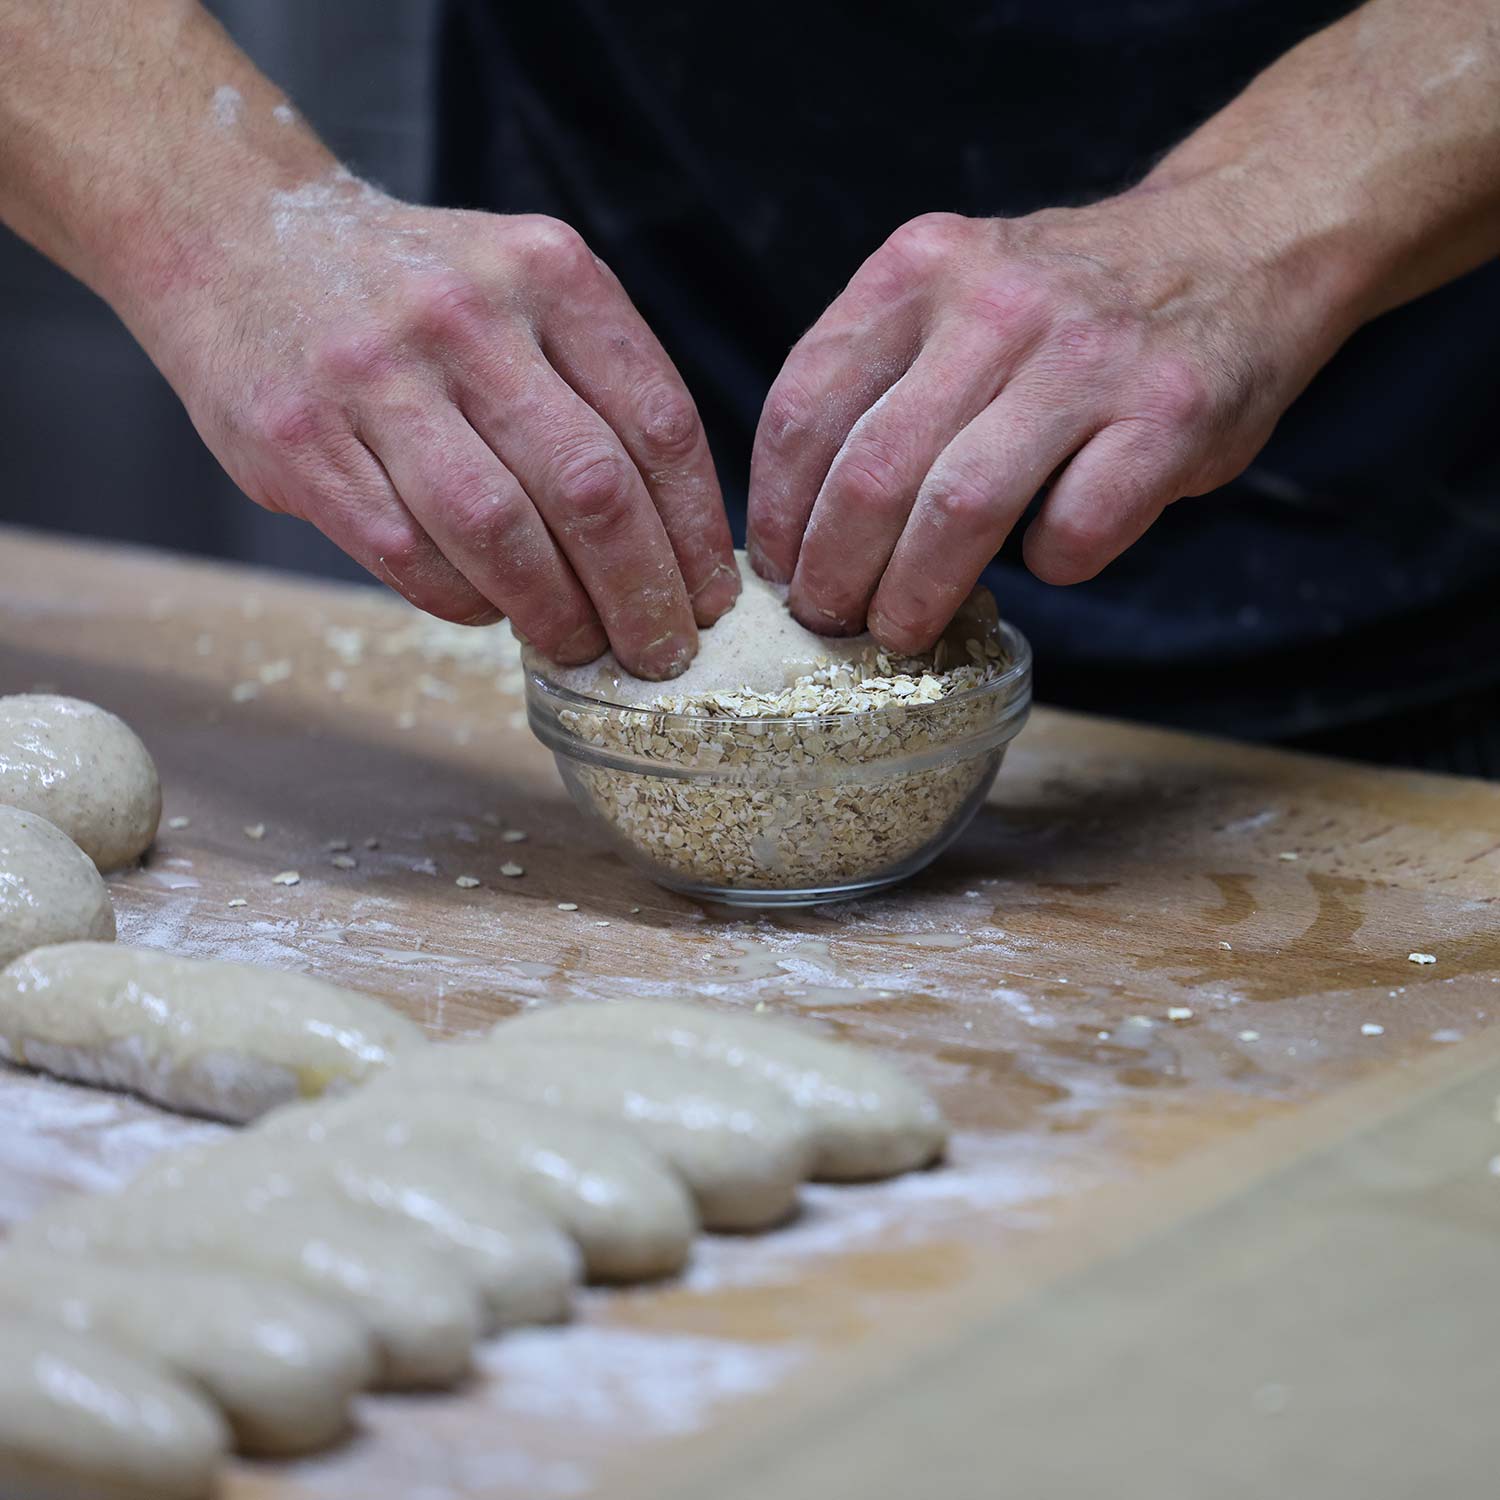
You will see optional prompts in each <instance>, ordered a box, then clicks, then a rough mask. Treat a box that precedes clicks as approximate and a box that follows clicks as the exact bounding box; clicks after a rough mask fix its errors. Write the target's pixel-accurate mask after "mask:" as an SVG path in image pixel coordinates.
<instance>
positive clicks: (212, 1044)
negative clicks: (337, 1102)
mask: <svg viewBox="0 0 1500 1500" xmlns="http://www.w3.org/2000/svg"><path fill="white" fill-rule="evenodd" d="M422 1045H425V1042H424V1038H423V1036H422V1032H421V1030H420V1028H419V1027H417V1026H416V1025H415V1024H414V1023H413V1022H411V1021H408V1020H407V1019H406V1017H405V1016H402V1015H398V1014H397V1013H396V1012H395V1011H393V1010H392V1009H391V1008H390V1007H389V1006H387V1005H383V1004H381V1002H380V1001H379V1000H376V999H373V998H372V997H371V996H369V995H361V994H358V993H356V992H355V991H353V990H343V989H339V988H337V987H336V986H334V985H331V984H324V983H323V982H322V981H321V980H318V979H311V978H309V977H308V976H307V975H305V974H288V973H284V972H283V971H281V970H279V969H263V968H259V967H256V966H254V965H251V964H230V963H216V962H213V961H212V960H206V959H193V958H177V957H175V956H174V955H172V954H170V953H161V952H158V951H157V950H156V949H153V948H127V947H125V946H123V945H120V944H115V943H61V944H57V945H56V946H54V947H50V948H36V949H33V950H32V951H31V952H30V953H27V954H25V955H24V956H23V957H21V958H18V959H16V960H15V961H14V962H13V963H11V964H9V965H7V966H6V968H5V969H4V970H3V971H0V1057H6V1058H9V1059H10V1060H11V1061H13V1062H18V1063H21V1064H23V1065H24V1066H26V1067H29V1068H38V1069H40V1070H41V1071H42V1072H44V1073H52V1074H55V1075H56V1076H57V1077H59V1078H70V1079H73V1080H74V1081H75V1082H78V1083H98V1084H103V1085H104V1086H105V1087H107V1088H120V1089H128V1090H130V1091H131V1092H132V1093H136V1094H140V1095H142V1096H143V1097H144V1098H147V1099H154V1100H155V1101H156V1102H157V1103H158V1104H163V1105H165V1106H166V1107H167V1108H168V1109H176V1110H181V1111H184V1112H186V1113H189V1114H200V1115H209V1116H212V1117H214V1118H216V1119H221V1120H249V1119H253V1118H255V1117H256V1116H257V1115H261V1114H264V1113H265V1112H266V1111H267V1110H269V1109H271V1108H273V1107H274V1106H276V1105H278V1104H285V1103H286V1102H287V1101H288V1100H291V1099H297V1098H308V1097H311V1096H315V1095H318V1094H321V1093H323V1092H324V1091H325V1090H326V1089H329V1088H337V1087H347V1086H349V1085H352V1084H355V1083H358V1082H361V1081H362V1080H363V1079H365V1078H366V1077H368V1076H369V1075H370V1074H372V1073H375V1072H378V1071H379V1070H380V1069H381V1068H383V1067H385V1066H386V1065H387V1064H388V1063H389V1062H390V1061H391V1059H392V1057H394V1056H395V1054H396V1053H397V1052H399V1051H402V1050H404V1049H406V1048H409V1047H416V1046H422Z"/></svg>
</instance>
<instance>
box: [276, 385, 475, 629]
mask: <svg viewBox="0 0 1500 1500" xmlns="http://www.w3.org/2000/svg"><path fill="white" fill-rule="evenodd" d="M267 436H268V437H269V438H271V439H272V441H271V442H269V443H267V444H266V445H264V446H263V448H262V450H261V451H263V452H270V453H274V454H275V455H276V458H275V460H274V462H273V464H272V472H270V473H268V474H267V475H265V476H264V481H263V482H264V485H265V487H266V488H267V489H268V490H270V491H271V492H273V493H274V494H275V495H276V496H277V503H278V506H279V508H281V509H283V510H286V511H287V512H288V513H290V514H292V515H296V516H300V517H301V518H302V519H303V520H306V521H310V522H311V523H312V524H313V525H314V526H316V527H317V528H318V530H319V531H321V532H322V533H323V535H324V536H326V537H327V538H328V539H329V541H331V542H332V543H333V544H334V545H335V546H337V547H340V548H342V549H343V551H345V552H347V553H348V554H349V556H350V557H352V558H353V559H354V560H355V562H357V563H359V565H360V566H361V567H362V568H365V569H366V570H367V571H368V572H370V573H372V574H373V575H374V576H375V577H376V578H378V579H379V580H380V581H381V582H382V583H384V584H387V585H389V586H390V587H391V588H393V589H395V590H396V592H397V593H398V594H400V595H401V596H402V597H403V598H404V599H406V600H408V601H409V602H410V603H412V604H415V605H416V606H417V608H418V609H423V610H426V611H427V613H428V614H432V615H437V616H438V617H439V618H440V619H444V620H452V621H454V622H455V623H457V624H462V625H489V624H493V623H494V622H495V621H496V620H498V619H500V618H501V615H500V611H499V610H497V609H496V608H495V606H494V604H493V603H492V602H491V601H490V600H488V599H486V598H485V597H484V595H483V594H481V593H480V592H479V590H478V589H476V588H475V587H474V586H473V584H471V583H470V582H469V581H468V579H466V578H465V577H464V576H463V574H462V573H460V572H459V571H458V569H457V568H455V567H454V566H453V564H452V563H450V562H449V561H448V560H447V558H445V557H444V556H443V554H442V553H441V552H440V551H439V550H438V547H437V545H436V543H434V542H433V540H432V538H431V537H429V536H428V535H427V533H426V532H425V531H423V529H422V527H421V526H420V525H418V523H417V521H416V520H415V518H414V517H413V516H412V514H411V512H410V511H409V510H407V508H406V506H405V505H403V504H402V502H401V498H400V496H399V495H397V493H396V491H395V489H394V488H393V487H392V485H391V482H390V479H389V478H388V477H387V475H386V472H385V470H384V468H383V467H382V466H381V463H380V461H379V459H377V458H376V457H375V455H374V454H373V453H372V452H370V450H369V449H368V448H367V447H366V446H365V445H364V443H362V442H361V441H360V440H359V438H358V437H357V436H356V435H355V434H354V433H353V432H352V431H351V430H350V428H349V426H348V421H347V418H346V417H345V416H344V415H343V414H342V413H341V412H337V411H336V409H335V408H333V407H331V406H326V405H323V404H321V403H314V404H311V405H305V406H298V407H295V408H293V409H291V410H289V411H287V412H285V413H280V414H272V415H271V416H270V417H268V418H267Z"/></svg>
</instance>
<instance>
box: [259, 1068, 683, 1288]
mask: <svg viewBox="0 0 1500 1500" xmlns="http://www.w3.org/2000/svg"><path fill="white" fill-rule="evenodd" d="M256 1134H257V1135H265V1136H274V1137H275V1138H276V1139H277V1141H278V1142H279V1143H282V1144H285V1143H289V1142H293V1141H295V1142H301V1143H303V1144H304V1145H306V1146H323V1145H325V1144H326V1145H327V1146H328V1147H329V1148H331V1149H334V1150H342V1149H343V1148H344V1145H345V1143H346V1142H349V1141H368V1142H372V1143H375V1144H376V1145H377V1146H379V1147H380V1148H381V1149H384V1150H387V1151H391V1152H398V1151H406V1150H410V1149H413V1148H431V1149H434V1150H437V1151H439V1152H446V1153H448V1154H450V1155H452V1156H456V1157H460V1158H461V1159H463V1160H464V1161H466V1162H468V1163H470V1164H472V1165H473V1166H475V1167H476V1168H479V1167H482V1168H484V1169H485V1170H487V1171H488V1172H490V1173H491V1174H492V1175H493V1178H494V1180H495V1182H496V1183H497V1184H499V1185H501V1186H502V1187H505V1188H508V1189H511V1190H513V1191H515V1192H518V1193H520V1194H521V1195H522V1196H523V1197H524V1198H526V1199H527V1201H528V1202H530V1203H533V1204H535V1205H536V1206H537V1207H538V1208H540V1209H541V1210H542V1212H543V1213H545V1214H546V1215H547V1216H548V1217H549V1218H551V1219H552V1220H553V1221H554V1222H555V1223H557V1224H559V1225H561V1227H562V1228H563V1229H564V1230H566V1231H567V1233H568V1234H570V1235H571V1236H572V1237H573V1239H574V1240H576V1241H577V1243H578V1247H579V1249H580V1250H582V1252H583V1260H584V1265H585V1266H586V1267H587V1269H588V1272H589V1275H590V1276H591V1277H593V1278H595V1279H597V1280H603V1281H640V1280H646V1279H649V1278H651V1277H656V1276H667V1275H670V1274H671V1273H672V1272H673V1271H677V1270H680V1269H681V1268H682V1267H683V1265H684V1264H686V1262H687V1258H688V1253H689V1251H690V1249H691V1247H692V1240H693V1235H694V1233H695V1232H696V1230H697V1228H698V1220H697V1216H696V1214H695V1213H694V1212H693V1204H692V1200H691V1198H689V1196H688V1193H687V1190H686V1188H685V1187H684V1186H683V1184H682V1182H681V1180H680V1179H679V1178H678V1177H677V1175H676V1174H675V1173H674V1172H673V1171H672V1170H671V1169H670V1168H669V1167H668V1166H667V1164H666V1163H665V1162H664V1161H662V1159H661V1158H660V1157H659V1156H657V1155H656V1153H655V1152H653V1151H651V1150H650V1149H649V1148H648V1147H646V1146H645V1145H644V1144H642V1143H641V1142H640V1141H638V1140H636V1139H634V1138H633V1137H631V1136H630V1135H628V1134H627V1133H626V1132H624V1131H620V1130H609V1129H607V1128H605V1127H604V1126H601V1125H596V1124H594V1123H593V1122H592V1121H590V1120H584V1119H580V1118H578V1117H577V1116H574V1115H567V1114H563V1113H562V1112H561V1111H559V1110H553V1109H545V1108H537V1107H536V1106H534V1105H528V1104H517V1103H514V1102H512V1101H510V1100H504V1099H490V1098H487V1097H485V1096H483V1095H480V1094H476V1093H474V1092H472V1091H471V1090H463V1091H456V1090H454V1089H451V1088H442V1087H440V1086H439V1087H429V1086H427V1085H425V1084H413V1086H412V1087H411V1088H409V1089H406V1090H403V1091H401V1092H399V1093H398V1092H396V1091H395V1090H384V1091H382V1092H380V1093H378V1094H377V1093H376V1092H375V1091H374V1090H363V1091H361V1092H360V1093H358V1094H355V1095H353V1096H351V1097H350V1098H347V1099H340V1100H337V1101H335V1102H332V1103H327V1104H316V1105H294V1106H292V1107H290V1108H287V1109H284V1110H280V1111H278V1112H277V1113H276V1114H274V1115H272V1116H270V1117H269V1118H267V1119H266V1120H265V1121H264V1122H263V1123H262V1124H260V1125H259V1126H257V1127H256Z"/></svg>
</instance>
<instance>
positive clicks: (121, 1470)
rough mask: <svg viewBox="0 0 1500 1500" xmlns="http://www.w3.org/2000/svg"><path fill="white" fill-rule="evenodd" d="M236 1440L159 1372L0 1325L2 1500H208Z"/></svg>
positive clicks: (29, 1325) (90, 1342)
mask: <svg viewBox="0 0 1500 1500" xmlns="http://www.w3.org/2000/svg"><path fill="white" fill-rule="evenodd" d="M228 1442H229V1436H228V1433H227V1432H226V1431H225V1429H224V1423H223V1421H222V1420H221V1419H220V1417H219V1414H218V1412H217V1411H215V1410H214V1408H213V1407H212V1406H210V1405H209V1403H208V1402H207V1401H205V1400H204V1399H203V1397H202V1396H200V1395H199V1394H198V1393H197V1392H196V1391H193V1390H191V1389H190V1388H189V1387H188V1386H186V1385H183V1384H181V1383H180V1382H178V1381H177V1380H174V1379H173V1378H172V1376H171V1375H169V1374H168V1373H167V1371H166V1370H164V1369H163V1368H162V1367H161V1366H160V1365H158V1364H156V1363H154V1362H152V1361H149V1360H143V1359H141V1358H139V1357H137V1356H134V1355H130V1354H126V1353H125V1352H124V1351H123V1350H121V1349H118V1348H116V1347H114V1346H113V1345H111V1344H108V1343H106V1342H104V1341H103V1340H100V1339H96V1338H89V1337H86V1336H84V1335H83V1334H79V1333H73V1332H71V1331H70V1330H69V1329H66V1328H59V1327H58V1326H57V1325H56V1324H55V1323H46V1322H42V1321H39V1320H36V1319H33V1318H28V1317H24V1316H7V1317H5V1318H4V1319H3V1320H0V1495H3V1496H4V1497H5V1500H209V1497H210V1496H211V1495H212V1494H213V1493H214V1488H215V1477H216V1475H217V1473H218V1470H219V1464H220V1460H221V1459H222V1458H223V1456H224V1452H225V1450H226V1448H227V1446H228Z"/></svg>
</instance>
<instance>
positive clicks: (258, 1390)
mask: <svg viewBox="0 0 1500 1500" xmlns="http://www.w3.org/2000/svg"><path fill="white" fill-rule="evenodd" d="M22 1314H25V1315H28V1316H30V1317H33V1318H37V1319H43V1320H45V1321H47V1322H51V1323H57V1324H60V1325H61V1326H63V1327H65V1328H69V1329H71V1330H72V1331H73V1332H74V1333H83V1334H92V1335H96V1336H98V1337H100V1338H104V1339H107V1340H109V1342H111V1343H113V1344H116V1345H118V1346H119V1348H120V1349H122V1350H124V1351H126V1352H128V1353H131V1354H134V1355H137V1356H138V1357H140V1358H144V1359H151V1360H155V1361H157V1362H159V1363H160V1364H161V1365H162V1366H164V1367H165V1368H166V1369H168V1370H170V1371H171V1372H172V1373H173V1374H174V1375H176V1376H177V1377H178V1378H179V1379H182V1380H184V1381H186V1382H188V1383H189V1384H193V1385H196V1386H197V1387H199V1388H200V1389H201V1390H203V1391H204V1392H205V1393H206V1394H207V1395H209V1396H210V1397H211V1398H212V1399H213V1400H214V1401H215V1402H217V1403H218V1405H219V1406H220V1408H222V1410H223V1413H224V1416H225V1417H226V1418H227V1420H228V1421H229V1424H230V1426H231V1427H232V1429H233V1431H234V1438H235V1444H236V1446H237V1447H238V1448H239V1449H240V1450H241V1451H242V1452H246V1453H258V1454H264V1455H286V1454H292V1453H303V1452H307V1451H309V1450H311V1449H314V1448H320V1447H323V1446H325V1445H326V1444H328V1443H331V1442H333V1441H334V1440H335V1439H336V1438H338V1437H339V1436H340V1435H341V1434H342V1433H343V1432H344V1431H345V1430H346V1429H347V1427H348V1423H349V1400H350V1397H352V1396H353V1395H354V1393H355V1392H356V1391H358V1390H360V1389H362V1388H363V1387H364V1386H366V1385H367V1384H369V1382H370V1381H371V1380H372V1379H373V1377H374V1375H375V1371H376V1360H375V1351H374V1347H373V1345H372V1343H371V1341H370V1338H369V1335H368V1334H367V1333H366V1332H365V1330H364V1328H363V1326H362V1325H361V1324H360V1322H359V1320H358V1318H356V1317H355V1316H354V1314H352V1313H350V1312H347V1311H345V1310H344V1309H343V1308H341V1307H339V1306H338V1305H337V1304H336V1303H334V1302H331V1301H329V1300H328V1299H327V1298H321V1297H315V1296H313V1295H312V1294H311V1293H310V1292H307V1291H304V1290H302V1289H300V1288H298V1287H296V1286H294V1285H292V1284H291V1283H290V1282H286V1281H280V1280H277V1279H275V1278H272V1277H269V1276H260V1275H255V1274H252V1273H248V1272H234V1271H216V1270H207V1269H204V1268H202V1267H198V1266H191V1265H184V1264H171V1265H152V1264H150V1263H148V1262H135V1263H130V1262H111V1261H103V1260H72V1259H59V1258H57V1257H50V1256H49V1257H43V1256H39V1255H25V1254H19V1253H10V1254H0V1322H6V1321H9V1320H10V1319H11V1318H14V1317H18V1316H21V1315H22Z"/></svg>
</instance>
